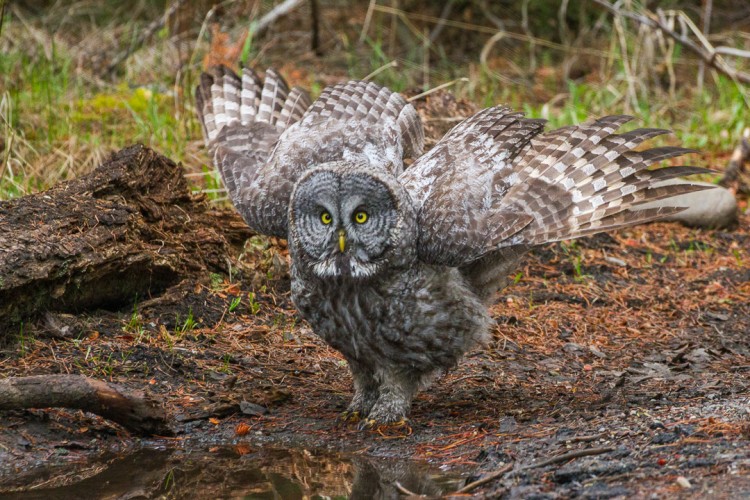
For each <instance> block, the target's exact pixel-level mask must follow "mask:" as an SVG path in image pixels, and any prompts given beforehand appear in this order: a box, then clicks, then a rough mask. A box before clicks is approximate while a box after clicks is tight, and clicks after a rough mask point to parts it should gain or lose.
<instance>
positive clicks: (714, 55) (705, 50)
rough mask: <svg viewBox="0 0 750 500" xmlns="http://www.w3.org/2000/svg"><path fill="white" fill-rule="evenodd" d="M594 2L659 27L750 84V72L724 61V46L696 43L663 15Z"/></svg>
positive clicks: (641, 22)
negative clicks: (668, 24) (673, 26)
mask: <svg viewBox="0 0 750 500" xmlns="http://www.w3.org/2000/svg"><path fill="white" fill-rule="evenodd" d="M594 2H595V3H596V4H597V5H600V6H602V7H604V8H605V9H607V10H609V11H610V12H612V13H613V14H615V15H616V16H622V17H626V18H628V19H632V20H633V21H636V22H638V23H640V24H643V25H645V26H648V27H650V28H653V29H658V30H660V31H661V32H662V33H664V34H665V35H667V36H668V37H670V38H671V39H673V40H674V41H676V42H677V43H679V44H680V45H682V46H683V47H685V48H686V49H688V50H690V51H691V52H693V53H694V54H696V55H697V56H698V57H700V58H701V60H703V62H705V63H706V64H708V65H709V66H711V67H712V68H714V69H715V70H717V71H719V72H720V73H723V74H724V75H726V76H728V77H729V78H731V79H732V80H734V81H739V82H742V83H746V84H750V73H745V72H742V71H737V70H735V69H734V68H732V67H731V66H730V65H729V64H727V63H726V61H724V59H723V58H722V57H721V53H723V48H722V47H719V49H722V50H721V51H720V50H718V49H717V48H715V47H713V46H712V45H711V44H709V43H708V42H706V41H705V40H704V42H703V46H701V45H699V44H697V43H695V42H694V41H693V40H691V39H689V38H688V37H687V36H685V35H682V34H680V33H677V32H675V31H673V30H672V29H670V28H669V26H667V24H666V22H665V19H664V17H663V16H662V15H654V14H651V15H650V16H647V15H644V14H639V13H637V12H632V11H629V10H624V9H621V8H619V7H617V6H615V5H612V4H610V3H609V2H608V1H606V0H594Z"/></svg>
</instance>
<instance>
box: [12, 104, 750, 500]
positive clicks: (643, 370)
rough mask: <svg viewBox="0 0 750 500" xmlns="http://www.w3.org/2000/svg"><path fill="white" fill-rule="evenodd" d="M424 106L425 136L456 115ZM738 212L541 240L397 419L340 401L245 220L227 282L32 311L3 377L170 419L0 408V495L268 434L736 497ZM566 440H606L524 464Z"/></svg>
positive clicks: (344, 397)
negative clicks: (137, 399) (86, 391)
mask: <svg viewBox="0 0 750 500" xmlns="http://www.w3.org/2000/svg"><path fill="white" fill-rule="evenodd" d="M428 102H430V103H431V104H429V105H434V106H438V107H440V108H446V107H453V109H452V111H451V112H450V113H446V112H445V111H444V110H443V109H441V110H439V114H437V115H432V116H456V115H457V114H459V115H460V114H464V113H463V112H462V111H466V112H469V111H470V110H469V109H464V110H462V109H461V106H462V104H461V103H455V102H454V101H451V100H450V98H445V97H442V96H435V97H434V98H432V99H429V100H428ZM427 125H428V129H429V128H430V127H433V128H434V129H430V130H428V132H429V135H430V136H432V137H435V136H436V135H437V134H440V133H442V132H444V130H445V129H447V128H449V127H450V126H452V123H449V122H444V121H443V122H441V121H439V120H432V121H431V120H430V119H429V118H428V119H427ZM748 228H750V218H749V217H748V216H747V215H745V216H743V217H741V220H740V226H739V228H737V229H736V230H733V231H708V230H696V229H687V228H684V227H681V226H678V225H675V224H666V223H657V224H651V225H648V226H644V227H638V228H635V229H629V230H625V231H619V232H616V233H613V234H610V235H600V236H596V237H593V238H585V239H582V240H580V241H578V242H576V243H575V244H571V243H568V244H556V245H550V246H546V247H543V248H539V249H538V250H536V251H535V252H533V254H532V255H530V257H529V258H528V259H527V261H526V263H525V265H524V266H523V268H522V269H519V274H518V275H517V276H516V280H515V281H517V282H516V283H515V284H514V285H511V286H510V287H508V288H507V289H506V290H504V291H503V292H502V293H501V294H500V296H499V297H498V300H497V304H496V305H495V306H493V308H492V313H493V316H494V318H495V319H496V322H497V325H496V327H495V328H494V339H493V341H492V342H491V344H490V345H489V346H488V347H487V348H486V349H482V350H478V351H476V352H472V353H470V354H469V355H468V356H467V357H466V359H465V360H464V361H463V362H462V363H461V364H460V365H459V366H458V368H457V369H456V370H455V371H453V372H452V373H450V374H448V375H447V376H445V377H444V378H442V379H440V380H438V381H436V382H435V384H434V385H433V386H432V387H431V388H430V389H428V390H426V391H425V392H423V393H422V394H420V395H419V397H418V398H417V400H416V402H415V404H414V407H413V410H412V414H411V422H410V427H409V428H406V427H402V428H380V429H376V430H373V431H364V432H363V431H359V430H357V429H356V426H355V425H350V424H344V423H341V422H339V421H338V420H337V416H338V415H339V413H340V412H341V411H342V410H344V408H345V407H346V405H347V403H348V399H349V397H350V395H351V381H350V378H349V374H348V369H347V367H346V365H345V363H344V362H343V359H342V357H341V356H340V355H339V354H338V353H337V352H335V351H333V350H331V349H329V348H328V347H326V346H325V345H324V344H323V342H322V341H320V340H319V339H318V338H317V337H316V336H315V335H314V334H313V333H312V332H311V331H310V329H309V327H308V326H307V325H306V324H305V323H304V322H302V321H300V319H299V318H298V316H297V314H296V312H295V310H294V307H293V306H292V303H291V301H290V296H289V277H288V273H287V269H288V265H287V255H286V251H285V246H284V245H283V242H278V241H274V240H269V239H264V238H254V239H251V240H250V241H249V242H248V244H246V246H245V249H244V251H243V253H242V254H241V255H233V256H232V258H233V260H234V264H233V269H234V272H233V275H232V279H231V281H230V279H229V278H228V277H224V278H223V281H222V280H217V279H215V280H214V282H213V283H212V284H202V283H198V284H196V283H191V282H182V283H181V284H179V285H178V286H176V287H173V288H172V289H171V290H170V291H169V293H170V294H173V295H172V296H173V297H175V298H176V299H175V300H171V301H170V300H161V301H156V302H151V303H142V304H137V305H136V306H135V310H134V309H133V306H132V305H131V306H128V307H127V308H125V309H123V310H122V311H119V312H107V311H91V312H88V313H86V314H81V315H77V316H68V315H64V314H59V315H57V316H56V318H55V319H56V321H54V322H52V323H53V324H55V325H57V327H56V328H58V329H59V328H61V327H60V325H63V324H70V325H72V326H73V329H74V331H75V332H76V334H75V335H74V336H73V337H72V338H66V339H63V338H60V336H59V335H57V334H56V333H55V332H54V331H51V330H50V326H49V325H50V321H49V318H47V320H40V321H39V322H38V323H35V324H33V325H27V326H26V328H24V330H23V332H22V333H19V335H18V336H17V338H16V339H15V341H14V342H13V343H11V344H10V345H7V346H5V347H4V348H3V349H4V350H3V351H2V355H1V356H0V376H3V377H7V376H21V375H33V374H48V373H80V374H84V375H87V376H91V377H95V378H100V379H104V380H107V381H110V382H114V383H117V384H122V385H124V386H126V387H129V388H134V389H135V388H138V389H146V390H148V391H150V392H151V393H153V394H156V395H158V396H160V397H162V398H163V400H164V404H165V406H166V407H167V408H168V410H169V412H170V414H171V415H172V417H173V419H174V428H175V431H176V432H177V436H178V437H177V438H172V439H166V438H164V439H159V438H155V439H153V440H150V441H140V440H137V439H135V438H133V437H131V436H129V435H128V434H127V433H125V432H124V431H122V430H121V429H119V428H117V427H115V426H114V425H112V424H110V423H108V422H106V421H104V420H101V419H99V418H97V417H94V416H92V415H88V414H83V413H81V412H74V411H69V410H64V409H55V410H43V411H42V410H34V411H23V412H7V413H4V414H3V415H2V421H1V422H0V492H2V491H6V492H7V491H18V489H28V488H30V487H31V486H33V485H36V486H39V485H41V484H43V483H44V485H46V486H50V485H57V484H67V483H75V482H76V481H78V480H82V479H83V478H85V477H97V476H96V474H95V473H94V472H91V464H92V463H100V462H96V460H105V461H107V460H109V461H111V460H114V458H117V457H123V456H128V455H130V456H133V455H131V454H132V453H143V450H144V449H157V448H167V449H170V450H175V449H176V450H182V452H186V450H192V449H207V450H208V451H207V453H208V454H209V456H210V454H211V453H213V456H214V457H216V462H215V464H214V465H215V466H216V464H218V463H223V462H221V461H220V459H221V457H222V456H223V455H222V453H224V452H225V450H226V448H223V447H222V445H227V444H231V445H232V446H233V448H232V449H233V450H234V451H233V452H232V453H234V457H235V458H237V457H241V456H243V455H246V454H247V453H250V450H252V452H253V453H256V452H257V450H258V449H259V448H260V447H263V448H264V449H265V448H267V447H271V448H272V447H279V446H282V447H285V448H288V447H293V448H297V449H305V450H312V451H309V452H308V453H311V454H312V455H311V456H315V454H317V453H323V452H326V451H328V452H333V451H336V452H351V453H354V454H355V456H358V457H360V460H362V459H363V458H362V457H388V458H389V459H390V460H393V459H399V458H401V459H403V458H413V459H418V460H423V461H427V462H429V463H432V464H434V465H439V466H444V467H443V470H451V469H453V470H455V471H458V472H459V473H460V474H461V475H463V477H464V478H465V479H466V481H467V482H469V481H472V480H474V479H477V478H478V477H480V476H482V475H483V474H485V473H490V472H492V471H495V470H497V469H499V468H501V467H502V466H503V465H504V464H507V463H513V464H514V468H513V470H511V471H509V472H507V473H505V474H504V475H502V477H500V478H499V479H497V480H494V481H491V482H488V483H486V484H484V485H482V486H479V487H477V488H476V489H474V490H473V492H472V493H473V494H477V495H485V496H486V497H488V498H496V497H498V496H505V497H508V498H529V497H535V498H557V497H571V496H583V497H590V498H609V497H648V496H651V495H653V494H655V495H657V496H659V497H665V496H681V497H692V498H704V497H706V496H709V495H710V496H712V497H714V498H717V497H718V498H729V497H738V496H745V495H750V479H748V477H749V476H750V420H749V418H748V417H749V416H750V415H749V413H748V412H749V411H750V406H748V405H749V404H750V391H749V390H748V384H749V382H748V379H747V373H748V370H750V360H749V357H750V341H749V340H748V333H750V264H749V263H750V230H749V229H748ZM250 293H252V294H253V299H252V301H251V300H250V299H249V295H248V294H250ZM236 297H241V302H240V303H239V305H238V306H237V307H236V308H235V307H232V303H233V299H235V298H236ZM230 309H232V310H231V311H230ZM188 318H192V319H193V320H194V324H191V321H189V320H188ZM601 448H611V451H606V452H604V451H603V450H601ZM582 449H597V450H594V451H595V452H601V453H598V454H594V455H591V456H587V457H581V458H574V459H570V460H565V461H559V460H558V461H555V462H554V463H551V464H549V465H546V466H538V467H534V465H540V464H541V462H543V461H544V460H546V459H549V458H550V457H556V456H558V455H560V454H563V453H568V452H571V451H575V450H582ZM136 456H137V455H136ZM171 460H173V462H180V459H179V458H172V459H171ZM140 463H142V464H146V463H148V461H147V460H144V461H143V462H140ZM143 466H144V467H146V468H150V467H152V466H150V465H143ZM87 467H88V468H87ZM154 467H155V466H154ZM359 467H360V468H359V469H357V470H359V471H361V470H363V469H362V467H364V466H359ZM368 467H369V465H368ZM229 470H234V469H231V468H229V469H226V471H229ZM316 470H317V469H316ZM368 470H369V469H368ZM378 470H379V471H380V469H378ZM40 471H43V473H42V472H40ZM329 473H330V474H332V475H336V474H335V471H334V472H331V471H330V470H329ZM310 474H312V477H315V474H321V472H320V471H319V470H318V472H311V473H310ZM379 474H380V476H379V477H380V478H381V481H383V480H384V479H383V478H388V477H391V476H389V475H388V474H387V473H385V472H382V471H380V472H379ZM63 475H65V476H64V478H67V479H60V478H61V477H63ZM683 478H684V479H683ZM45 481H48V482H46V483H45ZM61 481H63V482H61ZM64 481H67V483H65V482H64ZM144 481H145V480H144ZM153 481H156V482H157V483H159V484H162V482H163V478H161V477H158V478H155V479H153ZM95 484H99V486H101V485H102V484H103V483H101V482H99V483H95ZM350 484H351V485H354V486H356V480H354V479H353V480H352V483H350ZM162 486H163V484H162ZM459 486H460V485H459V484H455V485H453V486H452V488H453V489H455V488H457V487H459ZM233 491H234V490H233ZM394 491H395V490H394ZM441 491H446V490H441ZM152 494H153V491H152V492H151V493H148V494H146V496H151V495H152ZM432 494H436V492H434V491H433V492H432Z"/></svg>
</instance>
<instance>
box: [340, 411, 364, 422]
mask: <svg viewBox="0 0 750 500" xmlns="http://www.w3.org/2000/svg"><path fill="white" fill-rule="evenodd" d="M360 419H361V418H360V416H359V412H358V411H351V410H346V411H345V412H343V413H341V415H339V420H341V421H342V422H352V423H356V422H359V421H360Z"/></svg>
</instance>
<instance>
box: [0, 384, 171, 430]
mask: <svg viewBox="0 0 750 500" xmlns="http://www.w3.org/2000/svg"><path fill="white" fill-rule="evenodd" d="M55 407H61V408H75V409H78V410H84V411H89V412H91V413H96V414H97V415H100V416H102V417H104V418H106V419H108V420H111V421H113V422H116V423H118V424H120V425H122V426H123V427H125V428H126V429H128V430H129V431H132V432H135V433H138V434H158V435H163V436H164V435H171V434H172V431H171V430H170V429H169V427H167V424H166V414H165V412H164V410H163V409H162V408H161V407H160V406H159V404H158V403H157V402H156V401H154V400H153V398H150V397H146V396H145V395H144V394H143V393H142V392H140V391H133V392H129V391H126V390H125V389H122V388H120V387H116V386H113V385H110V384H107V383H105V382H101V381H99V380H93V379H90V378H87V377H84V376H82V375H38V376H34V377H10V378H6V379H3V380H0V410H20V409H27V408H55Z"/></svg>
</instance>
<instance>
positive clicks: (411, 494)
mask: <svg viewBox="0 0 750 500" xmlns="http://www.w3.org/2000/svg"><path fill="white" fill-rule="evenodd" d="M393 485H394V486H395V487H396V489H397V490H398V491H399V493H401V494H402V495H406V496H408V497H417V498H424V497H425V496H424V495H418V494H416V493H414V492H413V491H409V490H408V489H406V488H404V487H403V486H401V483H399V482H398V481H396V482H395V483H393Z"/></svg>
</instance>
